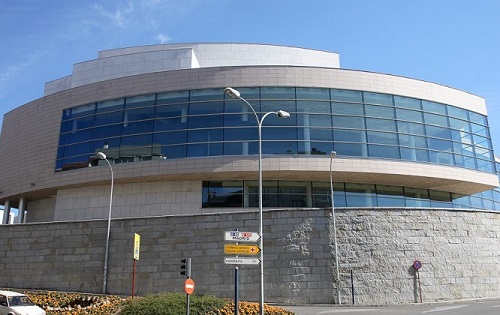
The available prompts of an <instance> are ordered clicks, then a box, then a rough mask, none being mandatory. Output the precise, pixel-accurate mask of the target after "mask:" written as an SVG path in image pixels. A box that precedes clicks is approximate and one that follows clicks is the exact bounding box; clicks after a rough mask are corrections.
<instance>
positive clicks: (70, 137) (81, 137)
mask: <svg viewBox="0 0 500 315" xmlns="http://www.w3.org/2000/svg"><path fill="white" fill-rule="evenodd" d="M91 136H92V129H85V130H81V131H76V132H70V133H67V134H66V144H71V143H76V142H83V141H88V140H90V138H91Z"/></svg>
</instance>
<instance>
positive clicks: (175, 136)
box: [153, 130, 187, 145]
mask: <svg viewBox="0 0 500 315" xmlns="http://www.w3.org/2000/svg"><path fill="white" fill-rule="evenodd" d="M186 142H187V131H185V130H184V131H173V132H162V133H155V134H154V137H153V143H154V144H161V145H166V144H180V143H186Z"/></svg>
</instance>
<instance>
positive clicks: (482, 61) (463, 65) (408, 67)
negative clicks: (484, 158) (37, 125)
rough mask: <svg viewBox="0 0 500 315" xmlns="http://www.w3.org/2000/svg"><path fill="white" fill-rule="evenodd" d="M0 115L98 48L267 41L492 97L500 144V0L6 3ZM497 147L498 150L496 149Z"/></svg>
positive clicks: (1, 25)
mask: <svg viewBox="0 0 500 315" xmlns="http://www.w3.org/2000/svg"><path fill="white" fill-rule="evenodd" d="M0 4H1V6H0V115H2V116H3V115H4V114H5V113H7V112H8V111H10V110H12V109H14V108H16V107H18V106H20V105H22V104H25V103H27V102H29V101H32V100H35V99H37V98H40V97H42V96H43V89H44V84H45V82H48V81H52V80H55V79H58V78H61V77H64V76H67V75H69V74H71V72H72V67H73V64H75V63H78V62H82V61H87V60H92V59H96V58H97V53H98V52H99V51H101V50H107V49H112V48H122V47H130V46H137V45H151V44H159V43H183V42H239V43H265V44H277V45H286V46H296V47H303V48H311V49H318V50H326V51H330V52H336V53H339V54H340V65H341V67H342V68H344V69H356V70H366V71H373V72H380V73H390V74H394V75H400V76H405V77H410V78H414V79H420V80H425V81H430V82H434V83H438V84H442V85H446V86H450V87H453V88H457V89H459V90H463V91H467V92H469V93H472V94H475V95H478V96H481V97H483V98H485V99H486V103H487V105H488V113H489V124H490V129H491V134H492V138H493V147H494V148H497V150H500V124H499V123H498V121H499V120H500V52H499V49H500V17H499V12H500V0H288V1H286V0H253V1H248V0H232V1H231V0H45V1H42V0H1V2H0ZM498 152H500V151H498ZM498 152H497V155H500V153H498Z"/></svg>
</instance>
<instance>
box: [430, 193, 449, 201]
mask: <svg viewBox="0 0 500 315" xmlns="http://www.w3.org/2000/svg"><path fill="white" fill-rule="evenodd" d="M429 198H430V199H431V200H434V201H451V193H449V192H444V191H435V190H430V191H429Z"/></svg>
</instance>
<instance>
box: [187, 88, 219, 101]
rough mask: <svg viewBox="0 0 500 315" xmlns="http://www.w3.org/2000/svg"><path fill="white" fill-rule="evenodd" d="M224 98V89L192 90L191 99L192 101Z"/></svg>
mask: <svg viewBox="0 0 500 315" xmlns="http://www.w3.org/2000/svg"><path fill="white" fill-rule="evenodd" d="M223 99H224V89H204V90H192V91H191V95H190V98H189V100H190V101H191V102H200V101H201V102H206V101H214V100H215V101H217V100H223Z"/></svg>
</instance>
